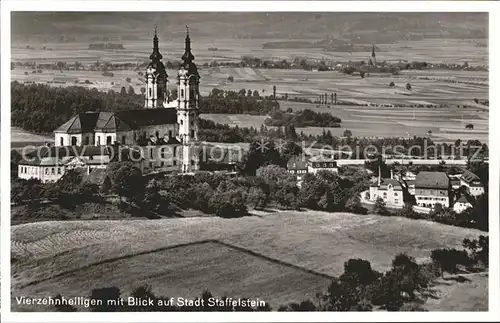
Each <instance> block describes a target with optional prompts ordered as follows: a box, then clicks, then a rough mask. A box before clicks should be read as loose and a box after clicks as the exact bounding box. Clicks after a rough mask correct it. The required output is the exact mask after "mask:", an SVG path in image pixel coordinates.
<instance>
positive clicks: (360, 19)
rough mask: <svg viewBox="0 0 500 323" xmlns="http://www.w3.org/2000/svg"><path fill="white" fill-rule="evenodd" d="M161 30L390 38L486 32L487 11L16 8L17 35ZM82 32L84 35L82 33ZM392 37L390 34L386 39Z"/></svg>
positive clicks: (480, 35)
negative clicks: (367, 11)
mask: <svg viewBox="0 0 500 323" xmlns="http://www.w3.org/2000/svg"><path fill="white" fill-rule="evenodd" d="M155 24H157V25H158V30H159V32H165V33H168V34H169V35H171V37H178V36H179V37H180V36H182V35H183V34H184V32H185V27H184V25H185V24H189V26H190V28H191V30H192V31H193V33H196V35H197V36H198V37H218V38H268V39H327V38H335V39H346V40H348V39H350V40H357V39H360V40H361V39H363V40H369V41H370V42H373V43H377V42H379V43H380V42H387V41H391V40H392V41H394V40H401V39H412V38H414V37H422V36H423V35H425V37H426V38H428V37H432V38H476V39H484V38H487V37H488V15H487V14H484V13H280V12H273V13H252V12H247V13H216V12H207V13H187V12H184V13H175V14H172V13H148V12H143V13H131V12H121V13H120V12H117V13H101V12H90V13H88V12H61V13H56V12H37V13H35V12H16V13H13V14H12V33H13V40H19V39H22V38H26V37H28V38H33V37H37V38H39V37H45V38H47V37H48V38H51V37H53V38H54V39H60V37H61V35H64V36H66V37H75V38H76V39H77V40H81V41H87V40H88V39H90V38H91V37H94V38H95V36H96V35H100V36H102V35H105V36H110V37H116V36H120V37H122V38H123V37H130V36H134V37H135V36H136V37H140V38H145V37H147V38H148V39H149V36H150V35H151V31H152V29H153V26H154V25H155ZM82 38H84V39H82ZM387 38H389V39H387Z"/></svg>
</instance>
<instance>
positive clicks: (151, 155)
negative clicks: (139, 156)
mask: <svg viewBox="0 0 500 323" xmlns="http://www.w3.org/2000/svg"><path fill="white" fill-rule="evenodd" d="M149 157H150V158H151V159H153V149H150V150H149Z"/></svg>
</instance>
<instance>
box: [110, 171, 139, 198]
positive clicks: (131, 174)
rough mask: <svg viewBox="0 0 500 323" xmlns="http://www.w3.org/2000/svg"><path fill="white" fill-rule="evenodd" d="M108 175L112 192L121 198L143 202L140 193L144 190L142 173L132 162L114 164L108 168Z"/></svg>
mask: <svg viewBox="0 0 500 323" xmlns="http://www.w3.org/2000/svg"><path fill="white" fill-rule="evenodd" d="M106 173H107V175H108V176H109V178H110V180H111V185H112V190H113V191H114V192H116V193H117V194H118V195H119V196H120V197H121V198H123V197H126V198H131V199H132V200H135V202H138V200H142V197H141V196H140V193H141V192H143V190H144V181H143V178H142V173H141V170H140V169H139V168H137V167H136V166H135V165H134V164H132V163H131V162H112V163H110V164H108V166H107V167H106Z"/></svg>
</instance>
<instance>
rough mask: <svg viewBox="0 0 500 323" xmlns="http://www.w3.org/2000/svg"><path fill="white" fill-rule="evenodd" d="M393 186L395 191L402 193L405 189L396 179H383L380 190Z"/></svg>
mask: <svg viewBox="0 0 500 323" xmlns="http://www.w3.org/2000/svg"><path fill="white" fill-rule="evenodd" d="M389 184H391V185H392V186H393V187H394V190H396V191H402V190H403V188H402V187H401V184H400V183H399V182H398V181H397V180H395V179H390V178H383V179H382V182H381V183H380V188H381V189H387V186H388V185H389Z"/></svg>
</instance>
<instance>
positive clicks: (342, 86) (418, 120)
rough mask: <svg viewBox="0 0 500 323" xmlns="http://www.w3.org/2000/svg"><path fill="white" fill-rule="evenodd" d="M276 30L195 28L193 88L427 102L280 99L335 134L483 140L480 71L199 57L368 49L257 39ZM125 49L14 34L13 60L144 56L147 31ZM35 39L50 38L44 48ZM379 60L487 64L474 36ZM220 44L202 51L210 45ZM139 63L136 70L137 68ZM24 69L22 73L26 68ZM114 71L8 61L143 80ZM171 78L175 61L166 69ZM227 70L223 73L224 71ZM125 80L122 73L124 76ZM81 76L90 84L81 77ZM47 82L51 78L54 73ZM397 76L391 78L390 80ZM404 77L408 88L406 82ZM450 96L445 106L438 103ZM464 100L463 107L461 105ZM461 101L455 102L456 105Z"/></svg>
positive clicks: (239, 120)
mask: <svg viewBox="0 0 500 323" xmlns="http://www.w3.org/2000/svg"><path fill="white" fill-rule="evenodd" d="M268 41H279V39H265V40H263V39H245V40H242V39H213V38H201V39H194V38H193V44H192V47H193V52H194V54H195V56H196V61H197V62H198V64H199V71H200V75H201V83H200V86H201V89H200V90H201V93H202V95H207V94H208V93H209V92H210V91H211V90H212V89H213V88H220V89H225V90H235V91H239V90H241V89H246V90H248V89H251V90H252V91H254V90H257V91H259V93H260V94H261V95H270V94H271V93H272V91H273V86H276V92H277V94H278V95H279V96H283V95H285V94H287V95H288V97H289V98H293V97H298V98H308V99H311V100H316V99H317V98H318V97H319V95H323V94H325V93H326V94H327V95H328V98H329V99H330V95H331V94H332V93H337V99H338V100H339V101H344V102H351V103H355V104H367V105H371V104H373V105H387V106H392V105H421V106H427V105H432V106H433V107H432V108H428V107H420V108H409V107H405V108H397V107H383V108H377V107H375V106H367V107H362V106H352V105H345V106H344V105H339V106H331V109H328V108H327V107H326V106H317V105H315V104H303V103H296V102H290V101H280V105H281V107H282V109H287V108H292V109H294V110H296V109H304V108H309V109H312V110H314V111H321V112H328V113H332V114H334V115H337V116H339V117H340V118H341V119H342V124H341V127H340V128H331V129H329V130H330V131H331V132H332V134H334V135H342V134H343V132H344V130H345V129H349V130H351V131H352V133H353V135H354V136H367V137H381V136H414V135H417V136H424V135H426V134H427V133H428V131H431V132H432V139H433V140H434V141H436V142H443V141H445V142H454V141H455V140H456V139H461V140H470V139H477V140H480V141H481V142H488V107H486V106H482V105H479V104H476V103H475V102H474V99H476V98H477V99H479V100H486V99H488V97H489V90H488V86H489V85H488V74H489V73H488V72H481V71H461V70H457V71H455V70H424V71H416V70H410V71H402V72H401V74H400V75H390V74H379V73H375V74H371V75H368V76H366V77H365V78H364V79H362V78H361V77H359V76H349V75H345V74H342V73H340V72H337V71H328V72H314V71H304V70H297V69H290V70H281V69H254V68H249V67H241V68H235V67H203V66H201V65H202V64H203V63H204V62H211V61H214V60H216V61H221V62H228V61H240V60H241V58H242V56H245V55H247V56H255V57H259V58H264V59H266V58H267V59H271V58H272V59H274V60H277V59H293V58H296V57H307V58H308V59H317V60H319V59H325V60H327V61H331V62H336V61H342V62H347V61H349V60H352V61H355V60H358V61H359V60H363V59H367V58H368V57H369V53H360V52H354V53H352V54H351V53H347V52H329V51H323V50H319V49H297V48H292V49H263V48H262V44H263V43H265V42H268ZM122 43H123V45H124V47H125V48H126V49H125V50H114V51H112V50H108V51H105V50H89V49H88V48H87V46H88V44H86V43H51V44H36V45H34V44H31V46H32V47H34V49H30V50H26V43H18V44H13V46H12V61H13V62H18V61H21V62H33V61H36V62H39V63H42V62H45V63H47V62H57V61H64V62H67V63H74V62H75V61H80V62H81V63H83V64H84V65H85V64H90V63H95V62H96V61H97V60H99V61H101V62H104V61H107V62H120V63H124V62H134V63H137V62H143V61H145V60H147V58H148V56H149V53H150V51H151V41H150V40H139V41H123V42H122ZM42 46H47V47H50V48H52V50H51V51H49V50H42V49H41V48H42ZM377 46H378V47H379V48H380V51H379V52H378V53H377V59H378V60H379V61H383V60H386V61H400V60H401V61H404V60H407V61H415V60H420V61H427V62H429V63H441V62H446V63H463V62H468V63H469V64H470V65H478V64H487V63H488V50H487V48H484V47H476V46H475V41H474V40H467V39H465V40H457V39H453V40H452V39H449V40H447V39H445V40H443V39H439V40H438V39H427V40H421V41H400V42H397V43H394V44H377ZM213 47H216V48H219V49H220V50H219V51H209V50H208V48H213ZM160 50H161V51H162V53H163V54H164V60H177V59H178V58H179V57H180V56H181V55H182V51H183V39H180V38H179V39H177V38H175V39H168V40H167V39H161V38H160ZM142 72H143V71H142ZM26 73H27V74H26ZM113 73H114V76H112V77H109V76H103V75H102V72H99V71H62V72H61V71H57V70H56V71H54V70H44V71H42V73H35V74H32V70H31V69H25V68H17V67H16V68H15V69H13V70H11V75H12V80H13V81H14V80H16V81H19V82H37V83H47V84H49V85H51V86H71V85H75V84H77V85H78V86H84V87H88V88H97V89H98V90H101V91H108V90H115V91H120V90H121V88H122V87H123V86H125V87H126V88H128V87H129V86H132V87H133V88H134V90H135V92H136V93H140V90H141V87H143V86H144V80H143V79H142V77H141V76H139V75H138V72H137V71H113ZM167 73H168V75H169V76H170V80H172V78H174V77H175V75H176V73H177V71H174V70H169V71H167ZM230 76H232V77H233V78H234V81H233V82H228V81H227V80H228V77H230ZM127 78H130V79H131V81H130V82H127V81H126V79H127ZM86 80H88V81H89V82H91V83H92V84H85V81H86ZM54 82H55V83H54ZM390 82H394V83H395V86H394V87H390V86H389V83H390ZM407 83H410V84H411V86H412V90H411V91H408V90H406V84H407ZM441 105H448V106H449V107H440V106H441ZM464 105H467V107H466V108H464V107H463V106H464ZM458 106H459V108H458ZM203 117H204V118H207V119H210V120H213V121H215V122H219V123H226V124H229V125H234V126H240V127H242V126H253V127H257V128H258V127H260V125H261V124H262V123H263V122H264V120H265V117H261V116H247V115H241V116H240V115H234V116H228V115H217V116H216V115H210V114H208V115H204V116H203ZM468 123H472V124H473V126H474V130H466V129H465V125H466V124H468ZM298 131H304V133H313V134H318V133H321V132H322V131H323V128H305V129H298Z"/></svg>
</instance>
